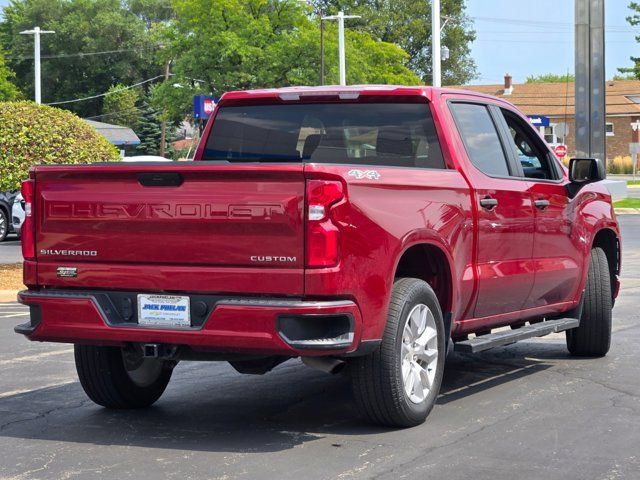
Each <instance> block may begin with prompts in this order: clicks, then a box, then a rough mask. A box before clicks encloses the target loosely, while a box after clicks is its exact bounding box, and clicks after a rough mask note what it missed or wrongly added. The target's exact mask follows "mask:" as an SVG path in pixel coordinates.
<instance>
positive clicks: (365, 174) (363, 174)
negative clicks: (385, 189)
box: [347, 170, 380, 180]
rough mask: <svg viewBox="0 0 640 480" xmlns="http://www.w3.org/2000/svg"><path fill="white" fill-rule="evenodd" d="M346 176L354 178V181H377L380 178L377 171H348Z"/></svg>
mask: <svg viewBox="0 0 640 480" xmlns="http://www.w3.org/2000/svg"><path fill="white" fill-rule="evenodd" d="M347 175H349V176H350V177H353V178H355V179H356V180H362V179H364V178H367V179H369V180H378V179H379V178H380V174H379V173H378V171H377V170H349V173H348V174H347Z"/></svg>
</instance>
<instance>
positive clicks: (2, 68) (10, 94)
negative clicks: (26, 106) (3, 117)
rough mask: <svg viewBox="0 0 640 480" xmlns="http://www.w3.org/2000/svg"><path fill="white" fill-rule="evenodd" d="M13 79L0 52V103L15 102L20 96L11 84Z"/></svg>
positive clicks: (18, 91) (13, 75)
mask: <svg viewBox="0 0 640 480" xmlns="http://www.w3.org/2000/svg"><path fill="white" fill-rule="evenodd" d="M14 77H15V74H14V73H13V72H12V71H11V70H10V69H9V67H7V66H6V65H5V61H4V56H3V55H2V51H0V102H4V101H7V100H16V99H18V98H19V97H20V96H21V95H20V90H18V87H16V86H15V85H14V84H13V83H12V80H13V78H14Z"/></svg>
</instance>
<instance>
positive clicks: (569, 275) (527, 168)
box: [500, 108, 583, 308]
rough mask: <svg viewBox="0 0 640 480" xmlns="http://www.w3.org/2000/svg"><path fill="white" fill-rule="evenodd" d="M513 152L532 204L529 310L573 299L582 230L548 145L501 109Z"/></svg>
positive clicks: (579, 269) (511, 113) (517, 117)
mask: <svg viewBox="0 0 640 480" xmlns="http://www.w3.org/2000/svg"><path fill="white" fill-rule="evenodd" d="M500 113H501V115H502V116H503V117H504V119H505V123H506V125H507V129H508V132H509V135H508V136H507V139H508V140H509V141H510V145H511V147H512V152H513V155H514V157H515V158H516V160H517V161H518V162H519V163H520V165H521V166H522V169H521V172H522V177H523V180H526V181H527V183H528V185H529V192H530V195H531V198H532V200H533V204H534V211H535V233H534V245H533V265H534V269H535V281H534V286H533V289H532V291H531V294H530V296H529V298H528V299H527V301H526V302H525V307H526V308H533V307H544V306H546V305H551V304H555V303H560V302H565V301H568V300H572V299H573V298H575V295H576V293H577V289H578V288H579V283H580V279H581V272H582V255H581V252H582V247H583V245H582V244H581V240H580V238H581V237H580V234H578V233H577V232H575V231H574V230H573V228H572V221H571V219H572V218H573V217H574V215H575V214H574V213H573V212H572V211H571V210H572V209H573V204H572V203H571V202H570V200H569V196H568V192H567V189H566V179H564V178H563V174H562V171H561V169H560V166H559V165H558V163H557V160H556V159H555V157H554V155H553V154H552V153H551V151H550V149H549V148H548V146H547V145H546V143H545V142H544V141H543V140H542V138H540V136H539V135H538V134H537V133H536V132H535V131H534V129H533V128H532V127H531V125H530V124H529V122H527V121H526V120H525V119H523V118H522V117H521V116H520V115H519V114H518V113H516V112H515V111H513V110H510V109H506V108H502V109H501V110H500Z"/></svg>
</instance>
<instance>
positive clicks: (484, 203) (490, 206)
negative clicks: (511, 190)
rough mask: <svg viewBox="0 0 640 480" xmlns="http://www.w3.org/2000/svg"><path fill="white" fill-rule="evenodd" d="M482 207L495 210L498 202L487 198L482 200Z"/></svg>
mask: <svg viewBox="0 0 640 480" xmlns="http://www.w3.org/2000/svg"><path fill="white" fill-rule="evenodd" d="M480 206H481V207H482V208H484V209H485V210H493V209H494V208H496V207H497V206H498V200H496V199H495V198H491V197H485V198H482V199H480Z"/></svg>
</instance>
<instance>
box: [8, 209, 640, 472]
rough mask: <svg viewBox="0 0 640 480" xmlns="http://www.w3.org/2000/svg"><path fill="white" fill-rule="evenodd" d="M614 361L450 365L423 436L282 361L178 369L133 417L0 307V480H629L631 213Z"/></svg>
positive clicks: (556, 347) (634, 325) (534, 344)
mask: <svg viewBox="0 0 640 480" xmlns="http://www.w3.org/2000/svg"><path fill="white" fill-rule="evenodd" d="M620 221H621V223H622V226H623V265H624V270H623V283H622V290H621V295H620V298H619V300H618V302H617V305H616V308H615V310H614V335H613V344H612V349H611V352H610V354H609V356H607V357H606V358H603V359H575V358H571V357H569V356H568V354H567V351H566V348H565V345H564V336H563V335H554V336H550V337H546V338H543V339H536V340H533V341H526V342H521V343H519V344H515V345H511V346H509V347H504V348H499V349H495V350H492V351H489V352H487V353H484V354H478V355H454V356H453V357H452V359H451V360H450V361H449V362H448V364H447V367H446V372H445V380H444V385H443V389H442V393H441V395H440V398H439V401H438V405H437V406H436V408H435V409H434V410H433V412H432V413H431V416H430V417H429V419H428V420H427V423H425V424H424V425H422V426H419V427H416V428H413V429H409V430H389V429H382V428H377V427H371V426H367V425H365V424H363V423H361V422H360V421H359V420H358V416H357V412H356V410H355V408H354V406H353V403H352V400H351V394H350V390H349V385H348V383H347V379H346V377H345V376H342V375H337V376H330V375H328V374H324V373H320V372H316V371H314V370H311V369H308V368H307V367H304V366H303V365H302V364H301V363H299V362H297V361H292V362H287V363H285V364H283V365H280V366H279V367H277V368H276V369H275V370H274V371H272V372H271V373H269V374H266V375H264V376H258V377H254V376H243V375H240V374H237V373H235V371H234V370H233V369H232V368H231V367H229V366H228V365H226V364H200V363H189V362H183V363H181V364H180V365H178V367H177V368H176V371H175V373H174V376H173V380H172V382H171V383H170V385H169V388H168V390H167V392H166V393H165V395H164V396H163V397H162V398H161V400H160V401H159V402H158V403H157V404H156V405H155V406H154V407H153V408H151V409H148V410H145V411H133V412H132V411H129V412H126V411H107V410H104V409H102V408H100V407H97V406H96V405H94V404H92V403H91V402H90V401H89V400H88V399H87V398H86V397H85V395H84V393H83V392H82V389H81V387H80V385H79V383H78V381H77V379H76V374H75V367H74V363H73V349H72V347H71V346H69V345H64V344H59V345H56V344H37V343H30V342H28V341H26V340H25V339H24V338H22V337H21V336H18V335H16V334H14V333H13V326H14V325H15V324H18V323H22V322H24V321H26V316H25V310H24V308H23V307H21V306H19V305H18V304H15V303H12V304H2V305H1V306H0V458H1V459H2V460H0V478H2V479H21V480H22V479H36V478H42V479H44V478H46V479H52V478H66V479H69V478H82V479H93V478H100V479H111V478H113V479H119V480H120V479H123V478H136V479H137V478H142V477H143V476H144V478H149V479H151V478H178V479H205V478H206V479H235V478H240V479H263V478H264V479H300V478H304V479H308V480H310V479H354V478H356V479H357V478H381V479H402V478H413V479H421V478H446V479H447V480H456V479H470V478H473V479H474V480H477V479H509V480H511V479H541V478H545V479H580V480H585V479H603V480H604V479H607V480H608V479H638V478H640V448H639V447H638V446H639V445H640V378H639V377H640V375H639V374H640V368H639V365H640V349H639V348H638V345H640V298H639V294H640V215H635V216H621V217H620Z"/></svg>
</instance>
